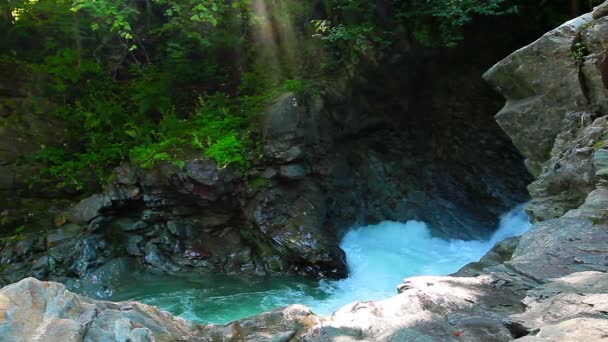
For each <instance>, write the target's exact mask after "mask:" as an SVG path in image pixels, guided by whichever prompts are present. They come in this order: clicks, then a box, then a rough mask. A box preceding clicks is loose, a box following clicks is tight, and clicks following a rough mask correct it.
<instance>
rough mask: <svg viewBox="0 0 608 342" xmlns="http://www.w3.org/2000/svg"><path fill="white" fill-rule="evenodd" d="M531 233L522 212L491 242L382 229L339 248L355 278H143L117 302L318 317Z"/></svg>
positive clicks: (353, 236)
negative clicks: (282, 310) (290, 309)
mask: <svg viewBox="0 0 608 342" xmlns="http://www.w3.org/2000/svg"><path fill="white" fill-rule="evenodd" d="M529 228H530V223H529V222H528V217H527V216H526V214H525V213H524V211H523V206H519V207H517V208H515V209H514V210H512V211H510V212H509V213H507V214H505V215H504V216H503V217H502V218H501V220H500V225H499V227H498V230H497V231H496V233H494V235H493V236H492V238H491V239H489V240H487V241H463V240H442V239H439V238H435V237H432V236H431V233H430V230H429V229H428V226H427V225H426V224H425V223H423V222H417V221H409V222H406V223H398V222H382V223H380V224H378V225H373V226H368V227H362V228H357V229H353V230H351V231H350V232H349V233H347V234H346V236H345V237H344V239H343V241H342V243H341V247H342V248H343V249H344V251H345V252H346V254H347V262H348V266H349V269H350V276H349V277H348V278H347V279H344V280H339V281H321V282H320V283H319V282H314V281H310V280H306V279H302V278H294V277H285V278H280V277H273V278H253V279H250V278H234V277H219V276H216V277H207V278H206V279H205V280H204V282H201V283H192V282H186V281H182V280H175V279H167V278H163V277H159V276H149V275H148V276H146V277H145V278H140V279H138V280H137V281H134V280H131V281H126V282H123V284H127V285H126V287H124V288H122V289H118V290H117V295H116V296H114V297H113V298H112V299H113V300H126V299H133V300H139V301H142V302H144V303H147V304H151V305H156V306H158V307H160V308H162V309H164V310H167V311H170V312H172V313H174V314H176V315H180V316H181V317H184V318H186V319H189V320H192V321H196V322H201V323H218V324H219V323H228V322H230V321H233V320H236V319H240V318H243V317H247V316H251V315H255V314H258V313H261V312H263V311H267V310H271V309H274V308H276V307H280V306H285V305H289V304H295V303H300V304H304V305H306V306H308V307H310V308H311V309H312V310H313V311H314V312H315V313H317V314H320V315H328V314H331V313H332V312H333V311H335V310H336V309H338V308H340V307H341V306H343V305H346V304H348V303H351V302H354V301H357V300H380V299H384V298H388V297H390V296H393V295H395V294H396V285H397V284H399V283H400V282H401V281H402V280H403V278H406V277H410V276H416V275H446V274H450V273H453V272H456V271H457V270H458V269H460V268H461V267H462V266H464V265H466V264H468V263H469V262H473V261H477V260H479V259H480V258H481V257H482V256H483V255H484V254H485V253H487V252H488V251H489V250H490V249H491V248H492V247H493V246H494V245H495V244H496V243H497V242H499V241H502V240H503V239H505V238H507V237H511V236H516V235H521V234H523V233H524V232H525V231H527V230H528V229H529Z"/></svg>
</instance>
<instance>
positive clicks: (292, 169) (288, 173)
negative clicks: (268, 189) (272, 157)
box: [279, 164, 308, 180]
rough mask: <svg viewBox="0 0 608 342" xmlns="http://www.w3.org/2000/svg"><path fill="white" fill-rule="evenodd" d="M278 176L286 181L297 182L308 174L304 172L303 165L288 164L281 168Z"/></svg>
mask: <svg viewBox="0 0 608 342" xmlns="http://www.w3.org/2000/svg"><path fill="white" fill-rule="evenodd" d="M279 174H280V175H281V176H282V177H285V178H287V179H291V180H297V179H303V178H304V177H306V175H307V174H308V172H307V171H306V168H305V167H304V166H303V165H300V164H289V165H283V166H281V168H280V170H279Z"/></svg>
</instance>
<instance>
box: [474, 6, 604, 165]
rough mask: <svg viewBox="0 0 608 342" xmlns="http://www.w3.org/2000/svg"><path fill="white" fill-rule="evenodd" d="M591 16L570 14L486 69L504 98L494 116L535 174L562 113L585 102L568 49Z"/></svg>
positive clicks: (575, 109) (547, 154)
mask: <svg viewBox="0 0 608 342" xmlns="http://www.w3.org/2000/svg"><path fill="white" fill-rule="evenodd" d="M592 20H593V19H592V17H591V14H587V15H584V16H581V17H579V18H576V19H573V20H571V21H569V22H567V23H565V24H563V25H562V26H560V27H559V28H557V29H555V30H553V31H551V32H549V33H547V34H545V35H544V36H543V37H541V38H540V39H538V40H537V41H535V42H534V43H532V44H530V45H528V46H526V47H524V48H522V49H520V50H518V51H517V52H515V53H513V54H512V55H510V56H509V57H507V58H505V59H504V60H502V61H501V62H499V63H498V64H496V65H495V66H493V67H492V68H491V69H490V70H488V71H487V72H486V73H485V74H484V78H485V79H486V80H488V81H489V82H490V83H492V84H493V85H494V86H495V87H496V89H497V90H498V91H499V92H500V93H502V94H503V95H504V96H505V97H506V99H507V103H506V105H505V107H504V108H503V109H502V110H501V111H500V112H499V113H498V114H497V115H496V120H497V122H498V124H499V125H500V126H501V127H502V128H503V129H504V130H505V132H506V133H507V134H508V135H509V136H510V137H511V138H512V139H513V143H514V144H515V146H516V147H517V148H518V150H519V151H520V152H521V153H522V154H523V155H524V156H525V157H526V158H527V165H528V167H529V169H530V171H531V172H532V173H533V174H534V175H538V174H539V172H540V165H541V164H542V163H543V162H545V161H546V160H548V159H549V153H550V151H551V147H552V146H553V142H554V141H555V138H556V136H557V134H558V133H559V132H560V130H561V123H562V119H563V118H564V116H565V115H566V114H567V113H568V112H574V111H577V110H578V109H579V108H584V107H586V105H587V98H586V95H585V92H584V90H583V88H582V86H581V83H580V81H579V72H578V68H577V65H576V64H575V63H574V61H573V60H572V58H571V55H572V50H571V49H572V46H573V44H574V42H575V40H576V39H577V34H578V32H579V31H580V30H581V28H582V27H584V25H586V24H589V23H590V22H591V21H592Z"/></svg>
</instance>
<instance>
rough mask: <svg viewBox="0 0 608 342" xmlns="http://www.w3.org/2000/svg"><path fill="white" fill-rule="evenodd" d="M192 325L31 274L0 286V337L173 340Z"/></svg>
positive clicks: (192, 330)
mask: <svg viewBox="0 0 608 342" xmlns="http://www.w3.org/2000/svg"><path fill="white" fill-rule="evenodd" d="M197 334H198V329H197V327H196V326H195V325H194V324H192V323H189V322H186V321H185V320H183V319H180V318H176V317H173V316H171V315H169V314H167V313H165V312H162V311H160V310H158V309H156V308H153V307H150V306H147V305H142V304H139V303H134V302H131V303H120V304H114V303H109V302H99V301H94V300H91V299H87V298H84V297H80V296H78V295H75V294H74V293H71V292H69V291H67V290H66V289H65V287H64V286H63V285H61V284H57V283H43V282H40V281H38V280H36V279H33V278H27V279H24V280H22V281H21V282H19V283H17V284H14V285H11V286H7V287H5V288H3V289H2V290H0V341H6V342H9V341H48V342H70V341H127V340H131V341H151V340H155V341H174V340H176V339H178V338H179V339H188V338H194V337H195V336H196V335H197Z"/></svg>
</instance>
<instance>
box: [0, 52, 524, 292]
mask: <svg viewBox="0 0 608 342" xmlns="http://www.w3.org/2000/svg"><path fill="white" fill-rule="evenodd" d="M480 44H481V45H483V42H481V43H480ZM463 51H466V47H463V48H461V49H454V50H450V51H448V52H445V54H447V55H449V57H446V55H445V54H444V52H442V53H430V52H427V53H425V54H420V53H419V52H416V51H409V50H408V51H405V52H404V53H403V56H401V57H399V58H395V59H394V60H393V61H391V63H387V64H386V65H370V66H367V67H365V68H364V67H363V66H361V68H359V69H353V70H350V71H344V72H343V74H340V75H338V76H336V78H335V79H330V78H329V77H326V78H325V79H323V80H321V81H319V85H318V89H317V91H315V92H311V93H301V94H291V93H286V94H283V95H282V96H280V97H278V98H277V99H276V100H275V101H274V103H273V104H272V105H271V106H269V108H268V109H267V110H266V111H265V113H264V115H263V117H262V118H261V119H260V122H259V124H258V125H256V126H257V127H260V129H259V131H260V132H259V137H258V138H259V139H258V140H259V142H260V144H259V148H258V150H257V151H256V153H257V155H255V156H250V157H251V158H250V159H251V160H250V163H251V165H252V167H251V168H250V169H248V170H247V171H240V170H237V169H235V168H231V167H228V168H223V169H219V168H218V167H217V165H216V164H215V163H214V162H213V161H210V160H206V159H202V158H200V157H192V158H191V159H189V160H185V161H184V166H183V167H176V166H174V165H170V164H163V165H159V166H156V167H154V168H152V169H148V170H143V169H139V168H136V167H133V166H132V165H130V164H128V163H124V164H123V165H121V166H120V167H118V168H117V169H116V170H115V173H114V177H113V180H112V181H111V182H110V183H109V184H107V185H106V187H105V189H103V190H101V191H99V192H98V193H97V194H94V195H92V196H90V197H86V198H84V199H82V200H81V201H78V199H77V200H76V203H74V204H70V203H69V202H68V204H66V203H52V204H53V205H52V206H51V208H49V205H48V204H49V202H55V201H54V199H56V198H58V197H60V196H58V194H53V193H48V192H46V189H42V188H41V189H30V188H29V187H28V186H27V185H26V184H24V179H23V178H24V177H25V175H32V174H35V170H29V171H28V170H22V169H19V168H18V167H19V165H18V164H19V163H18V161H19V156H23V155H24V154H26V153H27V152H28V151H31V150H35V149H36V148H37V147H39V146H38V145H48V144H52V143H65V142H63V141H61V140H58V139H56V138H55V137H54V136H50V137H47V134H42V133H45V132H40V134H38V135H36V136H32V137H31V139H29V140H28V141H31V142H32V144H31V146H30V145H28V146H25V147H27V148H25V147H24V148H23V150H20V151H19V153H13V154H10V155H9V154H0V164H1V165H5V167H6V170H7V171H6V174H10V175H11V177H9V178H10V182H9V183H10V184H8V183H7V185H6V188H0V191H2V189H5V192H4V193H5V194H6V196H4V197H3V200H4V202H0V232H1V231H2V229H1V227H2V226H3V225H4V223H5V222H8V223H11V222H13V221H14V223H15V225H17V226H18V225H20V224H23V225H24V226H27V227H29V228H31V229H30V230H31V231H33V233H31V232H30V233H28V232H24V233H23V234H19V235H18V236H15V237H13V236H10V235H9V236H6V237H4V238H3V237H2V236H0V261H1V262H2V264H3V265H6V266H5V267H4V268H0V284H8V283H12V282H15V281H18V280H20V279H23V278H24V277H27V276H35V277H36V278H38V279H50V280H55V281H59V282H63V283H67V284H68V285H69V286H68V287H69V288H71V289H75V290H78V291H80V292H81V293H86V294H88V295H94V296H103V294H104V293H110V292H111V290H112V287H113V283H114V280H115V278H116V276H115V275H116V274H117V273H120V272H129V271H128V270H129V269H141V270H151V271H154V272H163V273H168V274H171V275H174V276H186V277H192V278H197V277H204V276H205V275H206V274H210V273H212V274H217V273H224V274H231V275H233V274H253V275H268V274H285V273H287V274H300V275H307V276H313V277H317V278H343V277H345V276H346V274H347V270H346V265H345V261H344V253H343V252H342V250H341V249H340V248H339V246H338V244H339V241H340V237H341V235H342V234H343V233H344V232H345V231H346V230H347V229H348V228H350V227H351V226H353V225H365V224H374V223H377V222H379V221H382V220H396V221H405V220H410V219H417V220H422V221H425V222H428V223H429V226H430V227H432V228H433V230H434V231H433V233H434V235H436V236H440V237H444V238H465V239H476V238H484V237H487V236H489V235H490V234H491V233H492V230H493V229H494V228H495V225H496V223H497V218H498V216H499V215H500V214H502V213H503V212H505V211H507V210H508V209H510V208H512V207H514V206H515V205H516V204H519V203H521V202H524V201H526V200H527V199H528V197H527V194H526V191H525V186H526V185H527V183H528V181H529V178H528V177H529V176H528V175H527V173H526V170H525V168H524V167H523V165H522V161H521V155H520V154H519V153H518V152H517V151H516V150H515V148H514V147H513V145H512V143H511V141H510V140H509V138H508V137H507V136H506V135H505V134H504V133H503V132H502V131H501V130H500V128H499V127H498V125H497V124H496V123H495V122H494V120H493V118H492V114H493V113H494V112H495V111H496V110H498V108H499V107H500V105H501V101H502V100H501V99H500V97H499V96H498V95H497V94H495V93H494V92H493V91H492V90H491V88H490V87H489V86H488V85H487V84H485V83H484V82H483V80H482V79H481V78H480V77H479V75H480V74H481V73H482V71H483V70H485V69H486V68H487V66H488V65H490V62H489V61H492V63H493V62H494V61H495V60H496V58H498V57H496V55H497V54H499V53H498V52H495V51H493V50H492V49H491V48H487V49H486V50H485V51H482V53H479V54H478V55H479V56H481V57H479V56H478V57H476V60H475V61H474V62H470V61H469V60H468V59H467V58H469V57H468V56H469V55H470V54H467V53H464V52H463ZM477 59H479V60H477ZM440 62H441V63H440ZM465 62H470V63H469V64H467V66H466V67H462V66H461V65H462V64H465ZM362 64H363V63H362ZM395 74H398V75H399V77H394V75H395ZM442 77H445V78H446V80H442V81H441V82H436V81H435V80H438V79H441V78H442ZM376 80H385V81H383V84H382V85H379V84H378V83H379V82H378V81H376ZM463 84H466V86H462V85H463ZM9 95H10V94H9ZM7 96H8V95H7ZM11 96H13V98H14V97H15V96H16V95H14V94H13V95H11ZM19 96H21V97H20V98H22V100H23V101H25V100H24V99H29V98H31V97H32V95H27V94H23V95H19ZM8 98H9V97H7V100H6V101H8ZM2 101H3V99H2V98H0V102H2ZM21 112H23V113H26V114H24V115H20V114H19V113H21ZM27 113H30V112H29V111H28V110H27V108H23V109H22V110H11V111H7V114H6V118H5V119H4V120H5V121H6V122H7V125H6V126H5V127H7V128H9V127H13V126H15V125H16V124H15V123H13V121H14V122H22V121H27V120H29V119H28V118H30V117H31V118H30V119H31V120H34V119H35V118H39V117H38V116H36V115H34V114H31V115H30V114H27ZM2 120H3V119H1V118H0V122H3V121H2ZM35 122H38V121H35ZM20 127H21V126H15V127H13V128H12V129H11V130H10V132H12V133H11V134H9V131H8V130H7V131H3V130H2V129H1V128H0V150H1V149H3V148H4V147H5V146H6V148H8V147H11V148H14V147H15V146H17V147H18V146H20V145H19V144H18V143H17V144H15V141H18V140H17V136H16V135H18V134H19V132H20V131H19V129H25V128H23V127H22V128H20ZM24 127H29V128H30V129H31V128H32V127H34V123H32V124H31V125H29V126H24ZM32 132H36V131H35V130H32ZM53 132H55V131H51V133H53ZM47 140H48V141H47ZM3 170H4V169H0V171H3ZM7 182H8V181H7ZM63 196H64V199H65V198H67V199H74V198H73V197H71V198H70V197H69V194H63ZM15 197H16V198H15ZM26 199H27V201H29V202H28V203H30V205H26V203H24V202H26ZM52 200H53V201H52ZM34 207H35V208H34ZM38 217H39V219H36V220H34V219H33V218H38ZM90 284H93V285H92V286H89V285H90Z"/></svg>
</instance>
